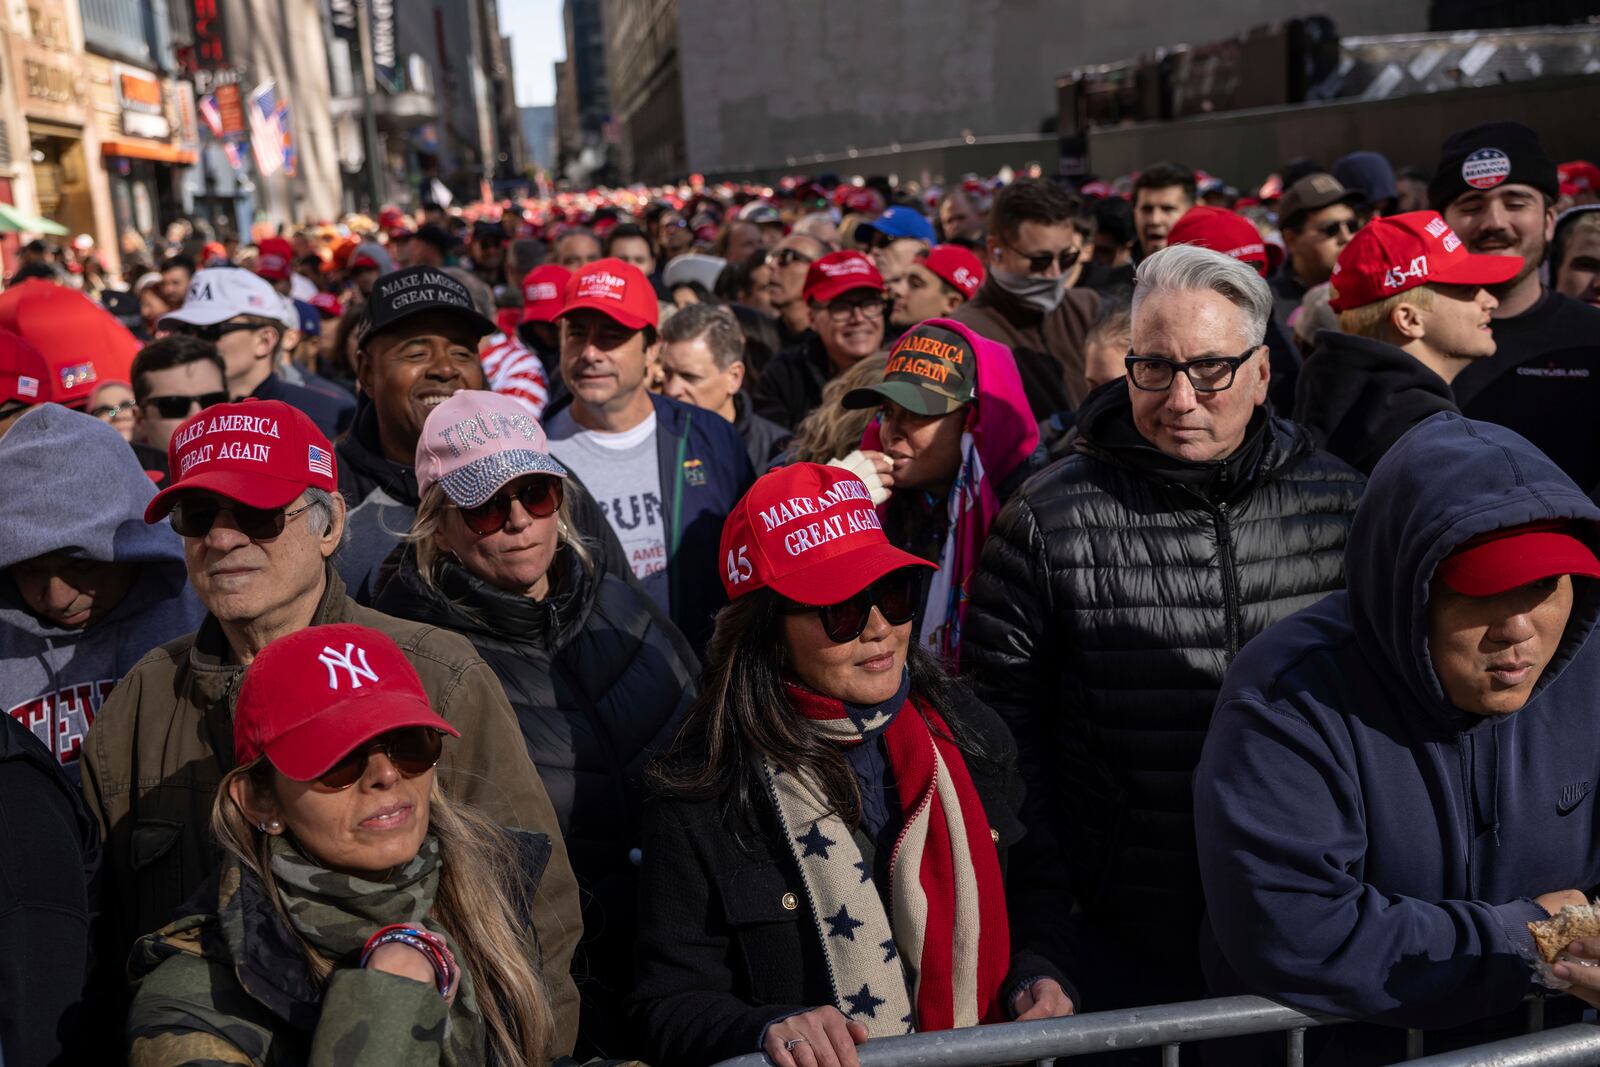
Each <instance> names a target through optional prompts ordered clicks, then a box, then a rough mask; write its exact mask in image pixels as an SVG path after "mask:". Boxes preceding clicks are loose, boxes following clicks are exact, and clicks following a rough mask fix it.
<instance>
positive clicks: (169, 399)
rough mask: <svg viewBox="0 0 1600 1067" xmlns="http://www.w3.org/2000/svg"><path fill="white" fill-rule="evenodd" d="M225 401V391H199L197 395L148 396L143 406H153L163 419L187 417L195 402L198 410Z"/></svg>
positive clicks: (226, 397)
mask: <svg viewBox="0 0 1600 1067" xmlns="http://www.w3.org/2000/svg"><path fill="white" fill-rule="evenodd" d="M227 402H228V394H227V393H225V392H223V393H201V394H200V395H199V396H148V397H145V400H144V403H145V406H146V407H154V408H155V409H156V414H157V415H160V416H161V417H162V418H163V419H183V418H187V417H188V416H189V412H191V411H193V410H194V406H195V405H196V404H199V405H200V410H201V411H204V410H205V409H206V408H209V407H215V406H217V405H218V404H226V403H227Z"/></svg>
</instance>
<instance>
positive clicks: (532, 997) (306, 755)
mask: <svg viewBox="0 0 1600 1067" xmlns="http://www.w3.org/2000/svg"><path fill="white" fill-rule="evenodd" d="M445 735H450V736H452V737H453V736H459V734H458V732H457V730H456V729H455V727H453V726H451V725H450V724H449V723H448V722H446V721H445V720H444V719H442V718H440V717H439V715H438V714H437V713H435V712H434V711H433V709H432V708H431V707H430V706H429V703H428V697H427V694H426V692H425V691H424V690H423V688H422V682H421V681H420V679H418V677H417V673H416V671H415V669H413V668H412V666H411V664H410V662H409V661H408V660H407V659H406V657H405V654H404V653H402V652H401V651H400V649H399V647H398V646H397V645H395V643H394V642H393V641H392V640H391V639H389V638H388V637H387V636H385V635H384V634H382V633H379V632H378V631H376V630H371V629H368V628H366V627H361V626H355V625H350V624H339V625H332V626H313V627H308V628H306V629H303V630H299V631H296V632H295V633H292V634H290V635H288V636H286V637H281V638H279V639H278V640H276V641H274V642H272V643H271V644H269V645H268V646H267V647H266V648H264V649H263V650H262V651H261V653H260V654H259V655H258V656H257V657H256V658H255V660H254V661H253V662H252V663H251V665H250V667H249V669H248V670H247V671H246V672H245V676H244V682H243V684H242V685H241V686H240V690H239V698H238V705H237V707H236V709H235V711H234V723H233V748H234V762H235V766H234V768H233V770H231V771H229V772H228V774H226V775H225V776H224V777H223V779H222V782H221V784H220V786H219V787H218V790H217V796H216V801H215V804H214V806H213V808H212V820H211V821H212V832H213V833H214V834H215V836H216V838H217V840H218V842H219V843H220V844H221V845H222V847H223V852H224V855H223V862H222V866H221V869H220V870H219V872H218V874H217V876H216V877H215V878H214V879H213V880H212V881H211V882H210V883H208V885H207V886H206V888H204V889H203V890H202V891H201V892H200V894H198V895H197V897H196V898H195V900H194V901H193V902H191V904H190V905H189V907H190V908H191V909H192V910H191V911H190V912H189V914H187V915H184V916H183V917H181V918H179V919H178V920H177V921H175V922H173V923H172V924H170V925H168V926H167V927H165V928H163V929H162V930H160V931H158V932H156V933H154V934H150V935H147V936H145V937H143V938H141V939H140V940H139V941H138V943H137V944H136V945H135V947H134V952H133V958H132V960H131V961H130V964H129V966H130V971H131V973H132V975H133V977H134V980H135V982H136V994H135V997H134V1002H133V1007H132V1009H131V1010H130V1012H129V1015H128V1024H127V1026H128V1037H129V1042H130V1044H129V1063H130V1064H133V1065H134V1067H169V1065H170V1067H178V1065H182V1064H191V1063H196V1062H202V1061H203V1062H206V1063H232V1064H252V1065H255V1067H265V1065H267V1064H282V1063H304V1064H310V1065H312V1067H323V1065H327V1067H332V1065H334V1064H338V1065H340V1067H367V1065H372V1067H379V1065H382V1067H394V1065H404V1067H413V1065H415V1067H422V1065H434V1064H440V1065H446V1067H457V1065H460V1067H465V1065H468V1064H496V1065H505V1067H509V1065H513V1064H517V1065H526V1064H545V1063H548V1062H549V1061H550V1049H551V1044H552V1038H553V1031H554V1024H553V1021H552V1017H551V1012H550V1004H549V998H548V996H547V993H546V991H545V989H544V985H543V982H542V979H541V977H540V970H539V961H538V958H537V957H538V946H537V945H536V944H533V943H531V942H532V935H531V934H530V933H529V931H531V930H532V929H533V923H532V921H531V907H532V904H531V902H532V901H533V898H534V893H535V891H536V890H537V887H538V881H539V878H540V875H541V874H542V872H543V870H544V866H545V863H546V861H547V860H548V859H549V856H550V851H551V843H550V841H549V840H548V839H547V838H545V837H544V836H543V835H541V834H527V833H523V832H520V831H511V830H504V829H500V828H498V827H495V826H493V825H492V824H490V823H488V822H487V821H485V820H484V819H483V818H482V817H481V816H478V815H476V814H473V813H472V812H470V811H468V810H466V809H464V808H460V807H457V806H455V805H454V804H452V803H451V802H450V801H449V800H448V799H447V798H446V797H445V796H444V795H443V793H441V792H440V790H439V788H438V785H437V783H436V782H435V780H434V767H435V765H436V764H437V763H438V761H439V757H440V754H441V752H442V747H443V739H444V736H445Z"/></svg>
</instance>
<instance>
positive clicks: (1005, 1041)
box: [717, 997, 1349, 1067]
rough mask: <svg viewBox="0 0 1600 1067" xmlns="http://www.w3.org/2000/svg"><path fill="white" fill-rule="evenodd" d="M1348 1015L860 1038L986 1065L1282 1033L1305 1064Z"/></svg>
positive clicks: (1213, 1006) (758, 1061)
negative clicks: (1319, 1038) (1310, 1047)
mask: <svg viewBox="0 0 1600 1067" xmlns="http://www.w3.org/2000/svg"><path fill="white" fill-rule="evenodd" d="M1348 1021H1349V1020H1346V1019H1337V1018H1334V1017H1332V1016H1325V1015H1311V1014H1308V1013H1306V1012H1303V1011H1297V1010H1296V1009H1294V1008H1289V1007H1285V1006H1284V1005H1282V1004H1278V1003H1275V1002H1273V1001H1270V1000H1267V999H1265V998H1264V997H1217V998H1215V999H1213V1000H1196V1001H1189V1002H1186V1003H1181V1004H1159V1005H1155V1006H1152V1007H1148V1008H1127V1009H1123V1010H1120V1011H1100V1012H1090V1013H1088V1014H1085V1015H1071V1016H1068V1017H1067V1018H1064V1019H1039V1020H1036V1021H1034V1022H1026V1023H995V1024H993V1025H991V1026H975V1027H972V1028H970V1029H966V1030H942V1031H936V1032H933V1033H926V1034H907V1035H906V1036H905V1037H881V1038H875V1039H873V1040H871V1041H869V1042H867V1043H866V1044H865V1045H862V1046H861V1047H860V1048H859V1049H858V1050H857V1054H858V1055H859V1056H860V1058H861V1067H985V1065H988V1064H996V1063H1021V1062H1025V1061H1030V1060H1049V1059H1064V1058H1067V1057H1069V1056H1084V1055H1088V1054H1089V1053H1092V1052H1115V1051H1119V1050H1124V1049H1136V1048H1153V1047H1160V1048H1161V1050H1162V1053H1161V1059H1162V1063H1163V1064H1171V1065H1175V1064H1177V1062H1178V1048H1179V1046H1180V1045H1181V1044H1182V1043H1184V1042H1186V1041H1208V1040H1213V1039H1215V1038H1222V1037H1246V1036H1249V1035H1252V1034H1275V1033H1282V1034H1284V1049H1285V1061H1284V1062H1285V1063H1286V1064H1288V1067H1302V1065H1303V1064H1304V1063H1305V1032H1306V1029H1307V1028H1308V1027H1312V1026H1327V1025H1331V1024H1335V1023H1341V1022H1348ZM769 1062H770V1061H768V1059H767V1057H766V1056H765V1055H763V1054H762V1053H759V1052H755V1053H751V1054H750V1055H747V1056H738V1057H736V1058H734V1059H731V1060H724V1061H723V1062H722V1063H720V1064H718V1065H717V1067H767V1065H768V1064H769Z"/></svg>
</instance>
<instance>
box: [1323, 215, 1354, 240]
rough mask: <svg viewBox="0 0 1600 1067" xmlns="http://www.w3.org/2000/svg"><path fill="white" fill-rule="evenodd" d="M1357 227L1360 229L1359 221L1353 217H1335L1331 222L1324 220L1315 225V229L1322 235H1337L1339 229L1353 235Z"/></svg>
mask: <svg viewBox="0 0 1600 1067" xmlns="http://www.w3.org/2000/svg"><path fill="white" fill-rule="evenodd" d="M1359 229H1361V223H1359V222H1357V221H1356V220H1355V219H1335V220H1334V221H1333V222H1325V223H1323V224H1322V225H1321V226H1318V227H1317V231H1318V232H1319V233H1321V234H1322V236H1324V237H1337V236H1339V232H1340V231H1341V230H1342V231H1344V232H1345V233H1348V234H1352V235H1353V234H1354V233H1355V232H1356V231H1357V230H1359Z"/></svg>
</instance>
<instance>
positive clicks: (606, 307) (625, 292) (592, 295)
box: [558, 258, 661, 330]
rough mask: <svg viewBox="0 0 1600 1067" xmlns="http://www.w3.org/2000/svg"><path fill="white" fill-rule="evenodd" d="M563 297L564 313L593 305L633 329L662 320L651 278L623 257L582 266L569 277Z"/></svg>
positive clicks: (597, 309)
mask: <svg viewBox="0 0 1600 1067" xmlns="http://www.w3.org/2000/svg"><path fill="white" fill-rule="evenodd" d="M563 297H564V302H563V303H562V305H561V311H560V314H561V315H566V314H570V313H571V312H574V311H578V310H580V309H583V308H590V309H592V310H594V311H598V312H600V313H602V314H604V315H606V316H608V317H610V318H612V319H615V320H616V321H617V322H620V323H621V324H622V325H624V326H626V327H627V328H628V329H630V330H642V329H644V328H645V327H646V326H656V325H658V324H659V323H660V320H661V311H660V309H659V308H658V307H657V306H656V291H655V289H653V288H652V287H651V285H650V279H648V278H646V277H645V276H644V272H643V271H642V270H640V269H639V268H638V267H635V266H634V265H633V264H631V263H624V262H623V261H622V260H620V259H615V258H609V259H597V260H595V261H594V262H593V263H586V264H584V265H583V266H581V267H579V268H578V269H577V270H576V271H574V272H573V274H572V277H570V278H568V279H567V287H566V290H565V292H564V293H563ZM558 317H559V316H558Z"/></svg>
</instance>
